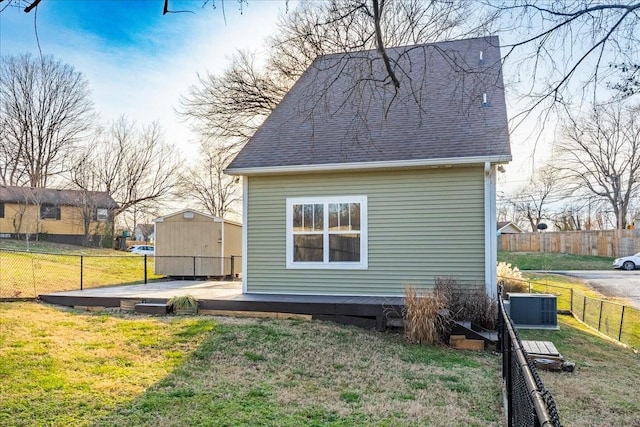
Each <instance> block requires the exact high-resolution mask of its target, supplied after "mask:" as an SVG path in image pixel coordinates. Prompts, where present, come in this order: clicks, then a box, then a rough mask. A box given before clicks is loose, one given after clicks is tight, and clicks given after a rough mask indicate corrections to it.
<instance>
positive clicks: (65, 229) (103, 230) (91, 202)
mask: <svg viewBox="0 0 640 427" xmlns="http://www.w3.org/2000/svg"><path fill="white" fill-rule="evenodd" d="M117 207H118V205H117V203H116V202H115V201H114V200H113V199H112V198H111V196H110V195H109V194H108V193H106V192H95V191H80V190H57V189H51V188H31V187H9V186H0V236H2V237H3V238H19V239H26V238H28V239H31V240H35V239H45V240H47V241H50V242H57V243H69V244H75V245H82V244H86V243H91V242H95V239H99V238H100V237H101V236H103V235H104V234H108V232H109V231H110V230H111V223H112V222H113V211H114V210H115V209H116V208H117Z"/></svg>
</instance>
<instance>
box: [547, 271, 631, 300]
mask: <svg viewBox="0 0 640 427" xmlns="http://www.w3.org/2000/svg"><path fill="white" fill-rule="evenodd" d="M549 273H555V274H564V275H567V276H572V277H577V278H578V279H580V280H583V281H584V282H586V283H587V284H589V286H591V287H592V288H594V289H595V290H597V291H598V292H600V293H602V294H603V295H607V296H610V297H618V298H626V299H627V300H629V302H630V303H631V304H632V305H634V306H635V307H636V308H638V309H640V270H635V271H620V270H613V269H612V270H604V271H578V270H572V271H550V272H549Z"/></svg>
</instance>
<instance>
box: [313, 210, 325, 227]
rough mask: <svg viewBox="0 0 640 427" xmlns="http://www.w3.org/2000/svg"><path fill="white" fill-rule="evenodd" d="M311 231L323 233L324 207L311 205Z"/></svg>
mask: <svg viewBox="0 0 640 427" xmlns="http://www.w3.org/2000/svg"><path fill="white" fill-rule="evenodd" d="M313 230H314V231H324V205H313Z"/></svg>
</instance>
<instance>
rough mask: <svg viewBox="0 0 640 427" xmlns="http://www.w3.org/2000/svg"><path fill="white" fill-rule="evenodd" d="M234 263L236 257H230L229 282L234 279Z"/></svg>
mask: <svg viewBox="0 0 640 427" xmlns="http://www.w3.org/2000/svg"><path fill="white" fill-rule="evenodd" d="M235 261H236V257H234V256H233V255H231V280H233V278H234V277H236V275H235V272H236V269H235Z"/></svg>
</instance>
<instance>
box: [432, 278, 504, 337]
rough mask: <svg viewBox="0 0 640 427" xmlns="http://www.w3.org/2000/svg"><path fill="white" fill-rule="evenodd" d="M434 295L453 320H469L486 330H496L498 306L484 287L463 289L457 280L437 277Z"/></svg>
mask: <svg viewBox="0 0 640 427" xmlns="http://www.w3.org/2000/svg"><path fill="white" fill-rule="evenodd" d="M434 293H435V294H436V295H438V296H439V298H440V299H441V300H442V301H443V302H444V306H445V307H446V308H447V309H448V310H449V311H450V313H451V320H469V321H471V322H472V323H474V324H476V325H478V326H481V327H483V328H486V329H495V327H496V325H497V322H498V304H497V301H496V299H495V298H492V297H490V296H489V295H487V293H486V292H485V290H484V287H483V286H478V287H461V286H460V285H459V284H458V282H457V281H456V280H455V279H452V278H450V277H437V278H436V280H435V290H434Z"/></svg>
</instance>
